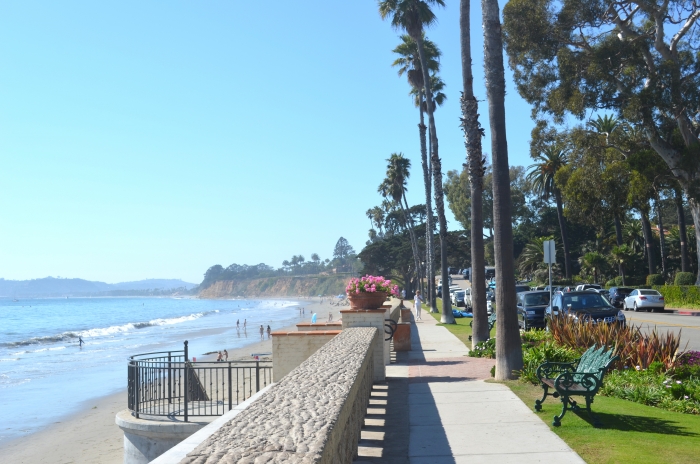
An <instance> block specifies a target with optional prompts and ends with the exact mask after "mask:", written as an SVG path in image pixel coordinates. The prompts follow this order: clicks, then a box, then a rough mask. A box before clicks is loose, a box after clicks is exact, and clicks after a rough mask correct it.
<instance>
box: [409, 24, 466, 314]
mask: <svg viewBox="0 0 700 464" xmlns="http://www.w3.org/2000/svg"><path fill="white" fill-rule="evenodd" d="M409 32H410V31H409ZM413 32H414V34H412V35H411V38H412V39H413V40H414V41H415V42H416V45H417V46H418V55H419V56H420V62H421V63H425V62H426V61H425V50H424V48H423V34H422V30H420V31H413ZM421 69H422V71H423V84H424V86H425V102H426V107H427V108H426V110H427V111H428V130H429V134H430V161H431V164H432V170H433V188H434V190H433V195H434V197H435V209H436V210H437V215H438V224H439V226H440V229H439V234H440V267H441V268H442V270H441V275H442V316H441V317H440V321H441V322H442V323H444V324H454V323H455V318H454V315H453V314H452V304H451V303H450V292H449V288H448V287H449V285H448V282H449V277H450V276H449V275H448V274H447V219H446V218H445V198H444V195H443V192H442V166H441V163H440V156H439V154H438V138H437V131H436V129H435V117H434V116H433V109H434V108H433V96H432V93H431V90H430V76H429V74H428V67H427V66H421ZM446 290H447V291H446Z"/></svg>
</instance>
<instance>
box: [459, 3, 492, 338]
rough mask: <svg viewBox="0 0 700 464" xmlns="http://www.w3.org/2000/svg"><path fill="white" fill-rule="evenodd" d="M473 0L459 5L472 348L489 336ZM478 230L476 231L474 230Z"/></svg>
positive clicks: (482, 161)
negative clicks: (472, 45) (469, 248)
mask: <svg viewBox="0 0 700 464" xmlns="http://www.w3.org/2000/svg"><path fill="white" fill-rule="evenodd" d="M469 8H470V2H469V0H461V1H460V4H459V36H460V44H461V49H462V87H463V88H462V98H461V105H462V124H461V125H462V130H463V131H464V139H465V142H464V143H465V145H466V147H467V166H468V168H469V190H470V198H471V230H472V233H471V252H472V272H471V276H470V277H471V284H472V288H471V298H472V311H473V314H474V321H473V322H474V324H473V325H474V327H473V328H472V348H475V347H476V345H477V344H478V343H479V342H482V341H485V340H487V339H488V338H489V327H488V321H487V319H486V317H487V313H486V275H485V265H486V262H485V259H484V234H483V233H481V231H482V230H483V228H484V217H483V212H482V208H483V205H482V202H483V190H484V161H485V159H484V155H483V153H482V147H481V137H483V135H484V132H483V129H482V127H481V123H480V122H479V103H478V102H477V100H476V97H474V76H473V74H472V50H471V31H470V14H469ZM475 231H476V233H475Z"/></svg>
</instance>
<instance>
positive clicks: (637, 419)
mask: <svg viewBox="0 0 700 464" xmlns="http://www.w3.org/2000/svg"><path fill="white" fill-rule="evenodd" d="M593 413H594V414H595V415H596V416H598V418H599V419H600V422H602V424H603V427H602V428H603V429H608V430H620V431H623V432H642V433H660V434H664V435H676V436H681V437H698V436H700V435H699V434H697V433H695V432H687V431H686V428H685V427H680V426H678V425H677V424H678V423H677V422H674V421H670V420H665V419H657V418H655V417H645V416H632V415H629V414H609V413H604V412H596V411H595V410H594V411H593ZM574 414H576V415H577V416H578V417H580V418H581V419H582V420H584V421H586V422H587V423H589V424H591V426H593V421H592V420H591V419H590V417H588V413H587V412H585V411H579V412H575V413H574ZM564 420H566V418H564Z"/></svg>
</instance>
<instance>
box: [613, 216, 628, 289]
mask: <svg viewBox="0 0 700 464" xmlns="http://www.w3.org/2000/svg"><path fill="white" fill-rule="evenodd" d="M614 216H615V240H616V242H617V246H619V247H620V246H622V223H621V222H620V213H618V212H617V211H615V215H614ZM617 272H618V273H619V274H620V277H622V285H625V269H624V267H623V266H622V263H621V262H618V263H617Z"/></svg>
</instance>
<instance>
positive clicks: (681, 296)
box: [652, 285, 700, 307]
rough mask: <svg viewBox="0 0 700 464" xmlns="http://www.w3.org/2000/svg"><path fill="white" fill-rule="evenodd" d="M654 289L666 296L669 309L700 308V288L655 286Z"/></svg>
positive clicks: (691, 286)
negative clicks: (683, 306)
mask: <svg viewBox="0 0 700 464" xmlns="http://www.w3.org/2000/svg"><path fill="white" fill-rule="evenodd" d="M652 288H653V289H654V290H658V291H659V293H661V294H662V295H663V296H664V300H665V301H666V306H667V307H673V306H675V305H698V306H700V287H696V286H695V285H655V286H653V287H652Z"/></svg>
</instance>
